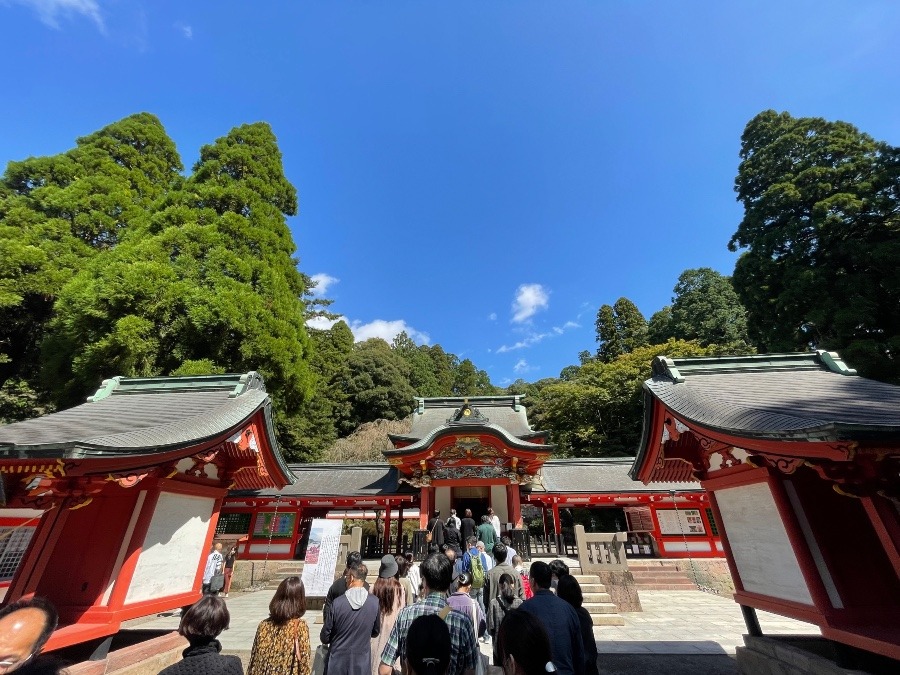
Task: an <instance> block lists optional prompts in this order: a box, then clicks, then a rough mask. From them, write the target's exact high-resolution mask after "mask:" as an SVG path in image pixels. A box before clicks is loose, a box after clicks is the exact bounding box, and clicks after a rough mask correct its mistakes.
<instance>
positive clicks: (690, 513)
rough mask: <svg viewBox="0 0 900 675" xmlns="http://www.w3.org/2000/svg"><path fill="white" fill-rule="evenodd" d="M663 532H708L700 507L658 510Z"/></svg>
mask: <svg viewBox="0 0 900 675" xmlns="http://www.w3.org/2000/svg"><path fill="white" fill-rule="evenodd" d="M656 517H657V518H658V519H659V531H660V532H661V533H662V534H667V535H677V536H681V535H682V534H706V528H705V527H703V518H702V517H701V516H700V510H699V509H678V510H677V511H676V510H675V509H663V510H659V511H657V512H656Z"/></svg>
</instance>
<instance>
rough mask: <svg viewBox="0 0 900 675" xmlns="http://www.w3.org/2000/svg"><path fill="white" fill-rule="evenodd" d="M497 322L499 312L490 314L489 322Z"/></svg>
mask: <svg viewBox="0 0 900 675" xmlns="http://www.w3.org/2000/svg"><path fill="white" fill-rule="evenodd" d="M496 320H497V312H491V313H490V314H488V321H496Z"/></svg>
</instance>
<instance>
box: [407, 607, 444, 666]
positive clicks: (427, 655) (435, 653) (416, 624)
mask: <svg viewBox="0 0 900 675" xmlns="http://www.w3.org/2000/svg"><path fill="white" fill-rule="evenodd" d="M406 647H407V649H406V658H405V659H404V660H403V672H404V673H406V675H446V674H447V670H448V669H449V668H450V654H451V653H452V650H453V645H452V643H451V642H450V630H449V629H448V628H447V624H446V622H444V621H443V620H442V619H441V617H439V616H438V615H437V614H423V615H422V616H420V617H419V618H418V619H416V620H415V621H413V622H412V623H411V624H410V625H409V632H408V633H407V639H406Z"/></svg>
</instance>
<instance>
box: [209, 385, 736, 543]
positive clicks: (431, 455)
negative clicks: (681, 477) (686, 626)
mask: <svg viewBox="0 0 900 675" xmlns="http://www.w3.org/2000/svg"><path fill="white" fill-rule="evenodd" d="M522 398H523V397H521V396H487V397H468V398H463V397H459V398H417V399H415V410H414V411H413V421H412V428H411V430H410V432H409V434H406V435H394V436H391V437H390V440H391V443H392V446H393V447H392V448H391V449H390V450H387V451H385V452H384V457H385V460H386V462H383V463H372V464H362V465H341V464H292V465H290V469H291V471H292V473H293V474H294V477H295V481H294V482H293V483H292V484H290V485H288V486H286V487H284V488H283V489H271V488H270V489H262V490H240V489H238V490H232V491H231V492H230V493H229V496H228V498H227V499H226V500H225V503H224V505H223V507H222V516H221V518H220V521H219V534H221V535H223V536H243V535H246V537H247V541H246V542H245V543H243V545H242V549H241V555H242V556H243V557H244V558H265V559H291V558H302V557H303V553H304V551H305V539H306V537H307V536H308V532H309V526H310V523H311V521H312V519H313V518H327V517H357V518H358V517H363V518H369V519H371V518H374V517H375V516H376V515H378V516H379V517H380V518H381V521H382V522H381V524H382V528H381V529H382V531H383V532H388V533H391V534H390V536H383V535H379V537H377V538H375V539H374V540H371V541H370V542H369V545H368V546H367V548H366V550H365V551H364V553H365V554H366V555H368V556H370V557H375V556H380V555H382V554H383V553H387V552H392V551H402V550H406V549H409V550H412V551H414V552H415V554H416V555H417V556H418V557H422V556H424V554H425V551H426V549H427V547H426V546H425V541H424V535H425V527H426V523H427V522H428V519H429V518H430V517H431V514H432V513H433V512H434V511H436V510H439V511H440V512H441V516H442V518H443V519H446V518H447V517H448V516H449V515H450V509H451V508H453V509H456V512H457V516H458V517H460V518H462V517H463V514H464V512H465V510H466V509H471V511H472V513H473V515H474V517H475V519H476V522H477V521H479V519H480V517H481V516H482V515H484V514H486V513H487V510H488V508H489V507H490V508H492V509H493V510H494V513H495V514H496V515H497V516H498V518H499V520H500V522H501V529H502V531H504V533H506V534H508V535H509V536H510V537H511V539H512V540H513V545H514V547H515V548H516V550H517V551H519V552H521V553H523V554H524V555H525V556H526V559H528V558H530V557H531V555H533V554H534V555H539V554H547V555H562V554H569V555H574V553H575V551H574V547H575V539H574V528H573V524H574V522H573V519H574V518H575V516H576V515H579V514H574V513H573V511H572V510H573V509H579V510H583V509H591V512H587V513H586V512H584V511H580V516H581V519H582V520H587V521H588V522H595V521H596V522H595V530H598V531H600V530H604V529H605V530H607V531H621V532H627V533H628V542H627V547H626V550H627V551H628V553H629V554H631V555H633V556H636V557H674V558H679V557H682V558H683V557H719V556H722V555H723V553H722V545H721V542H720V540H719V537H718V535H717V529H716V523H715V519H714V518H713V516H712V511H711V510H710V508H709V499H708V497H707V495H706V492H705V491H704V490H703V489H702V488H700V487H699V486H697V485H690V484H687V485H685V484H684V483H676V482H671V481H666V480H663V481H660V482H654V483H651V484H649V485H644V484H643V483H640V482H637V481H634V480H632V479H631V478H630V476H629V475H628V471H629V469H630V468H631V464H632V459H631V458H617V459H551V457H552V455H553V451H554V449H555V448H554V446H553V445H550V444H548V443H547V434H546V432H541V431H534V430H532V429H531V427H530V426H529V424H528V419H527V415H526V410H525V406H524V405H523V402H522ZM523 512H524V514H525V516H526V518H523ZM595 512H596V513H595ZM594 513H595V515H596V516H597V517H596V518H592V517H591V515H592V514H594ZM527 516H530V517H527ZM410 519H412V520H414V521H415V523H416V530H417V531H416V533H415V534H414V535H413V536H412V537H408V536H407V537H406V538H404V536H405V535H404V534H403V532H404V530H403V527H402V524H403V523H404V522H408V521H409V520H410ZM526 520H529V521H530V525H531V527H530V528H529V527H527V526H526V522H525V521H526ZM535 520H537V521H538V525H537V526H536V527H535ZM392 523H393V525H394V526H393V528H392Z"/></svg>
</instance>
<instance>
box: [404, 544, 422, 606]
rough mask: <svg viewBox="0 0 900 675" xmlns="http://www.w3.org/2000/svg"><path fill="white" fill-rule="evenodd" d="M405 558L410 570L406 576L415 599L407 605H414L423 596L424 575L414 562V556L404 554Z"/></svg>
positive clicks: (408, 553) (409, 553) (407, 553)
mask: <svg viewBox="0 0 900 675" xmlns="http://www.w3.org/2000/svg"><path fill="white" fill-rule="evenodd" d="M403 557H404V558H406V562H408V563H409V570H407V572H406V576H407V577H408V578H409V585H410V586H411V587H412V589H413V599H412V600H410V601H409V602H408V603H407V604H409V605H412V604H415V603H417V602H418V601H419V597H420V596H421V594H422V573H421V572H420V571H419V565H418V563H416V562H415V560H413V554H412V553H411V552H410V551H407V552H406V553H404V554H403Z"/></svg>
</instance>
